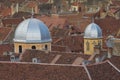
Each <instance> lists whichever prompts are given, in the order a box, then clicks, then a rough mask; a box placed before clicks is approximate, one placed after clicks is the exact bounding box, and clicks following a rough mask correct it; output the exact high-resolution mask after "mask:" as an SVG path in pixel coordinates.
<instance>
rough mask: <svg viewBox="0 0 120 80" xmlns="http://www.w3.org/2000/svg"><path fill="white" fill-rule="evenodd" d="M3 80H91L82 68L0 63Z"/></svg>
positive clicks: (0, 76) (0, 74)
mask: <svg viewBox="0 0 120 80" xmlns="http://www.w3.org/2000/svg"><path fill="white" fill-rule="evenodd" d="M0 79H1V80H41V79H42V80H77V79H78V80H79V79H81V80H89V78H88V76H87V74H86V72H85V70H84V68H83V67H81V66H67V65H65V66H64V65H49V64H31V63H9V62H0Z"/></svg>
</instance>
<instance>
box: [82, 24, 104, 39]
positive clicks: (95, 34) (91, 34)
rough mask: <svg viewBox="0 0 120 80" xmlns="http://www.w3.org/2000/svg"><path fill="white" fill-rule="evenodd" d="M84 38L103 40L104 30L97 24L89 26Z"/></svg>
mask: <svg viewBox="0 0 120 80" xmlns="http://www.w3.org/2000/svg"><path fill="white" fill-rule="evenodd" d="M84 38H102V30H101V29H100V27H99V26H98V25H97V24H95V23H91V24H89V25H88V26H87V27H86V29H85V32H84Z"/></svg>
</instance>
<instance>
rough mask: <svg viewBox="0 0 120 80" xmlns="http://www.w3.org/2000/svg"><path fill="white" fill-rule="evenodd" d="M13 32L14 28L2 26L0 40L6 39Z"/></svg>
mask: <svg viewBox="0 0 120 80" xmlns="http://www.w3.org/2000/svg"><path fill="white" fill-rule="evenodd" d="M11 32H12V28H9V27H1V28H0V41H5V40H6V39H7V37H8V36H9V34H10V33H11Z"/></svg>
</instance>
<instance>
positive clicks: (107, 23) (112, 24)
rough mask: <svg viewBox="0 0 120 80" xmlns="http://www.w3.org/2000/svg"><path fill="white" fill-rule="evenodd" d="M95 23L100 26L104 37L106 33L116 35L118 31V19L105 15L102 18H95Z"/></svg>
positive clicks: (119, 22) (119, 21)
mask: <svg viewBox="0 0 120 80" xmlns="http://www.w3.org/2000/svg"><path fill="white" fill-rule="evenodd" d="M95 23H96V24H98V25H99V26H100V27H101V29H102V32H103V36H104V37H105V36H108V35H114V36H116V35H117V33H118V31H119V25H120V19H115V18H112V17H106V18H104V19H96V20H95Z"/></svg>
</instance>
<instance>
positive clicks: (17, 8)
mask: <svg viewBox="0 0 120 80" xmlns="http://www.w3.org/2000/svg"><path fill="white" fill-rule="evenodd" d="M18 11H19V3H17V4H16V12H18Z"/></svg>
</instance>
